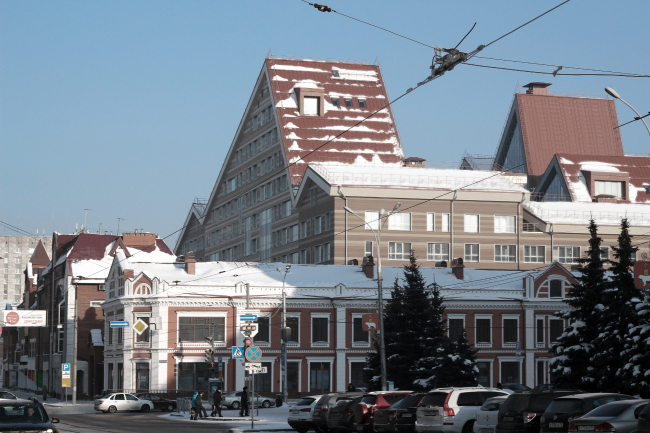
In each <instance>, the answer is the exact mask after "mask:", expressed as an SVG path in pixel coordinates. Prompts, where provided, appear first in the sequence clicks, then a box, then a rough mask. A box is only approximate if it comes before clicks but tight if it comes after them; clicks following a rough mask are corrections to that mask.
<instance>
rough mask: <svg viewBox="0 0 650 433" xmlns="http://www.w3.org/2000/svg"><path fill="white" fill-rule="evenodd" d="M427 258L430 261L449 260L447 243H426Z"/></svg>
mask: <svg viewBox="0 0 650 433" xmlns="http://www.w3.org/2000/svg"><path fill="white" fill-rule="evenodd" d="M427 260H428V261H430V262H440V261H443V260H445V261H448V260H449V244H437V243H429V244H427Z"/></svg>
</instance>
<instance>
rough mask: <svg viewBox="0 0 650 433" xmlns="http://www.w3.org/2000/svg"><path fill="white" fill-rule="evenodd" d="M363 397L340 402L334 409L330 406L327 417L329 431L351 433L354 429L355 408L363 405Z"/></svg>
mask: <svg viewBox="0 0 650 433" xmlns="http://www.w3.org/2000/svg"><path fill="white" fill-rule="evenodd" d="M361 398H362V397H357V398H355V399H354V400H340V401H338V402H337V403H336V405H335V406H334V407H332V406H331V405H330V409H329V415H328V416H327V429H328V430H329V431H331V432H336V433H350V432H352V431H354V430H355V427H354V408H355V407H357V405H358V404H359V403H361Z"/></svg>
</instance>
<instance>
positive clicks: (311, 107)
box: [304, 96, 320, 116]
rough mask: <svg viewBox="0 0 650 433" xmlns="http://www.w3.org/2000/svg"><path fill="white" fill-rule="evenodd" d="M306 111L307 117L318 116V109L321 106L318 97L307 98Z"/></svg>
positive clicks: (305, 101)
mask: <svg viewBox="0 0 650 433" xmlns="http://www.w3.org/2000/svg"><path fill="white" fill-rule="evenodd" d="M304 103H305V109H304V113H305V116H318V115H319V114H318V107H319V105H320V101H319V98H318V97H313V96H305V100H304Z"/></svg>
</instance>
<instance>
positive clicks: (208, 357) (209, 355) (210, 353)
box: [205, 349, 214, 364]
mask: <svg viewBox="0 0 650 433" xmlns="http://www.w3.org/2000/svg"><path fill="white" fill-rule="evenodd" d="M205 362H207V363H209V364H212V363H213V362H214V349H207V350H206V351H205Z"/></svg>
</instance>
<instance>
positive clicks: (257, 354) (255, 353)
mask: <svg viewBox="0 0 650 433" xmlns="http://www.w3.org/2000/svg"><path fill="white" fill-rule="evenodd" d="M244 356H245V357H246V361H248V362H257V361H259V360H260V359H262V350H261V349H260V348H259V347H257V346H250V347H249V348H247V349H246V353H244Z"/></svg>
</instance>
